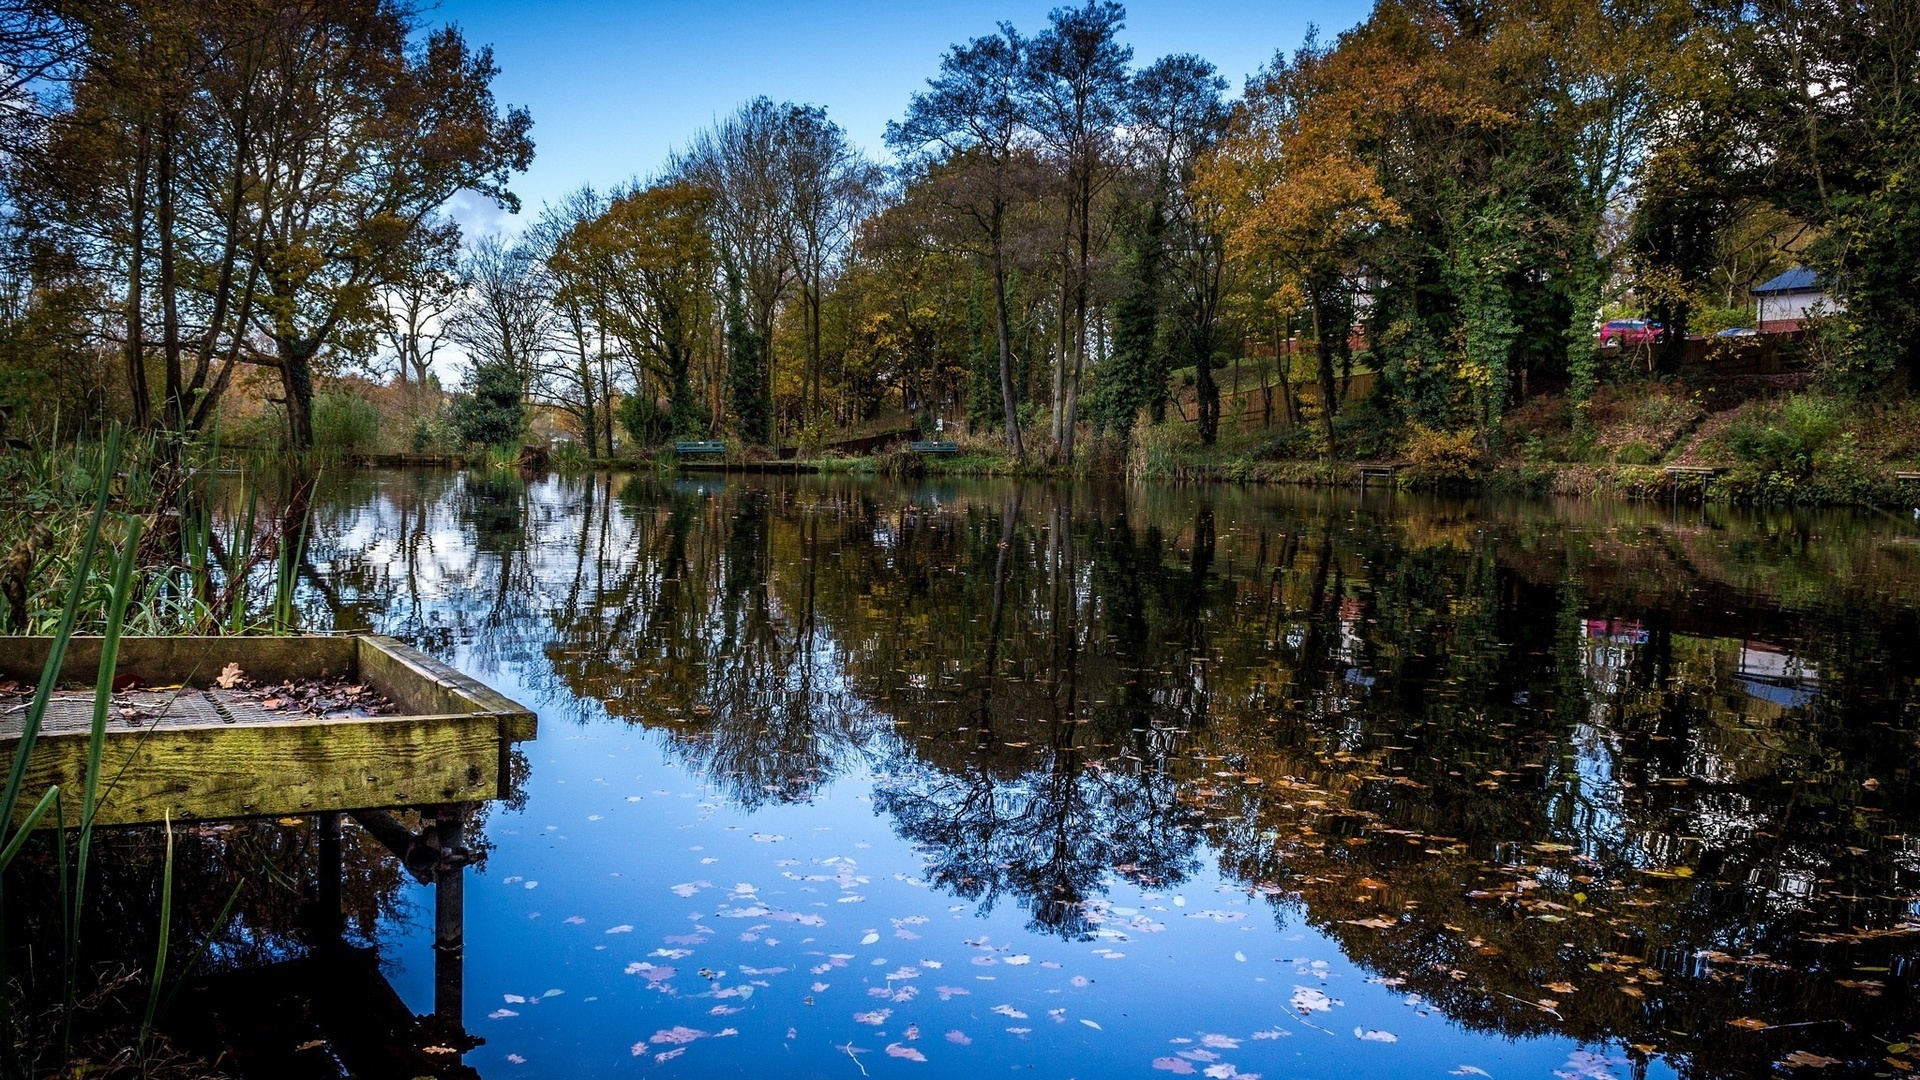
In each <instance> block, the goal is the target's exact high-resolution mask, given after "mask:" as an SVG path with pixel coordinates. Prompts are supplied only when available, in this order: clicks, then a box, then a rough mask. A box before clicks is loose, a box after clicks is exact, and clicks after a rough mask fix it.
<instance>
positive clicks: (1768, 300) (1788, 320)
mask: <svg viewBox="0 0 1920 1080" xmlns="http://www.w3.org/2000/svg"><path fill="white" fill-rule="evenodd" d="M1753 296H1754V299H1755V300H1756V301H1757V302H1758V304H1759V308H1760V310H1759V319H1758V324H1759V327H1760V332H1761V333H1763V334H1777V333H1781V332H1783V331H1787V330H1798V329H1800V323H1801V321H1802V320H1803V319H1805V318H1806V317H1807V316H1808V315H1813V314H1831V313H1833V312H1836V311H1839V310H1840V309H1841V308H1842V307H1843V306H1844V305H1843V304H1842V303H1841V302H1840V301H1839V300H1838V299H1836V298H1835V297H1833V296H1831V295H1829V294H1828V292H1827V289H1826V286H1825V285H1823V284H1821V282H1820V279H1819V278H1818V277H1816V276H1815V275H1814V272H1813V271H1812V270H1809V269H1807V268H1806V267H1804V266H1796V267H1794V268H1793V269H1791V270H1789V271H1787V272H1786V273H1784V274H1781V275H1780V276H1779V277H1776V278H1774V279H1773V280H1771V281H1768V282H1766V283H1764V284H1762V285H1760V286H1758V287H1756V288H1755V289H1754V290H1753Z"/></svg>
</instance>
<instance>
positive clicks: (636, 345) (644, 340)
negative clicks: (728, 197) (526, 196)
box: [552, 181, 757, 438]
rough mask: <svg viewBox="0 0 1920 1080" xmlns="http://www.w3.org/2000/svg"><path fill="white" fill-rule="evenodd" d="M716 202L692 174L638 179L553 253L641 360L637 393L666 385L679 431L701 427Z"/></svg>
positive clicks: (596, 315)
mask: <svg viewBox="0 0 1920 1080" xmlns="http://www.w3.org/2000/svg"><path fill="white" fill-rule="evenodd" d="M713 205H714V196H713V193H712V192H711V191H709V190H707V189H705V188H701V187H696V186H694V185H692V184H690V183H687V182H685V181H665V182H661V183H657V184H653V185H650V186H647V187H636V188H633V189H631V190H628V191H624V192H621V193H619V194H617V195H615V196H614V198H613V199H612V201H611V202H610V203H609V204H608V205H607V207H606V209H605V210H604V211H603V212H602V213H601V214H600V215H599V216H597V217H595V218H592V219H590V220H587V221H583V222H580V223H578V224H577V225H575V226H574V227H573V229H571V230H570V231H569V232H568V233H567V235H566V236H565V237H564V238H563V239H562V241H561V242H560V245H559V246H558V248H557V249H556V251H555V252H554V255H553V258H552V263H553V265H554V267H555V268H556V270H557V272H558V273H559V274H560V275H561V276H562V277H563V278H565V279H566V280H568V281H570V282H575V283H577V284H576V285H575V287H576V288H577V289H579V290H580V293H581V295H582V296H583V297H584V299H585V302H586V303H587V304H588V305H589V306H590V310H591V312H592V317H593V319H594V321H595V323H596V324H597V325H599V326H600V327H602V328H604V330H605V331H606V333H607V335H608V336H609V337H610V338H612V339H613V340H614V341H615V342H617V343H618V344H619V348H620V352H621V353H622V354H623V355H625V356H626V357H628V358H629V359H631V360H632V361H633V363H634V364H635V365H636V367H635V372H634V376H635V382H634V385H635V391H636V393H638V394H640V395H641V396H642V397H644V398H647V399H648V400H651V399H652V397H653V396H654V394H655V390H656V388H657V389H658V390H660V391H663V393H661V394H660V396H663V397H665V398H666V399H667V401H668V412H669V424H670V426H671V429H672V431H673V434H674V435H676V436H678V437H680V438H694V437H696V436H698V435H701V434H704V432H703V430H702V428H703V426H704V418H703V416H702V414H701V411H700V406H699V402H698V400H697V399H696V398H695V397H694V394H693V385H692V381H691V373H692V366H693V360H694V354H695V350H696V348H697V347H698V344H699V338H700V335H701V334H702V333H703V331H704V330H705V328H706V327H707V326H708V325H709V324H710V322H711V313H712V306H713V284H714V274H715V269H716V265H717V262H718V260H717V258H716V255H715V252H714V250H713V244H712V240H711V238H710V236H709V233H708V228H709V215H710V214H711V212H712V209H713ZM756 378H757V376H756Z"/></svg>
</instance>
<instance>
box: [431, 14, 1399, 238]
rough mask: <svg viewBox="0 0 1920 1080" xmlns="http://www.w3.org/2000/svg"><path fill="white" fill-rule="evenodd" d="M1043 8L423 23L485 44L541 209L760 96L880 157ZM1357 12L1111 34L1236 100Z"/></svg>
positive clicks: (1157, 20)
mask: <svg viewBox="0 0 1920 1080" xmlns="http://www.w3.org/2000/svg"><path fill="white" fill-rule="evenodd" d="M1053 6H1055V5H1054V4H1051V3H1047V2H1045V0H1041V2H1029V0H1003V2H999V3H991V4H989V3H978V2H971V3H968V2H959V0H922V2H913V0H904V2H898V3H886V2H876V0H857V2H845V3H820V4H801V3H786V4H782V3H765V2H754V0H706V2H704V3H701V2H685V0H665V2H643V3H617V2H612V0H591V2H578V3H550V4H539V5H534V4H524V3H510V2H507V0H445V2H443V3H441V4H440V5H439V6H438V7H437V8H430V9H429V10H427V11H425V12H424V13H423V15H424V17H425V18H426V19H428V20H430V21H432V22H435V23H442V22H455V23H458V24H460V26H461V27H463V28H464V29H465V30H466V31H467V37H468V40H469V41H472V42H476V43H486V44H491V45H492V46H493V49H494V58H495V61H496V62H497V63H498V64H499V66H500V68H501V74H500V78H499V81H498V83H497V84H496V92H497V94H498V96H499V98H500V100H501V101H503V102H507V103H511V104H514V105H525V106H527V107H528V108H529V109H531V110H532V112H533V119H534V130H533V134H534V141H535V143H536V144H537V147H538V152H537V155H536V158H535V161H534V165H533V169H532V170H531V171H530V172H529V173H527V174H526V175H525V176H522V177H519V178H518V179H517V180H516V182H515V183H514V185H513V187H514V190H515V191H516V192H518V193H519V194H520V195H521V197H522V199H523V200H524V201H525V203H526V205H527V207H528V209H529V211H537V209H538V207H539V205H540V204H541V203H542V202H544V201H548V200H552V199H555V198H558V197H559V196H561V195H563V194H565V193H566V192H568V191H570V190H572V189H573V188H575V187H578V186H579V185H581V184H583V183H585V184H592V185H594V186H595V187H598V188H602V189H604V188H606V187H609V186H611V185H613V184H617V183H620V182H621V181H624V180H626V179H628V178H630V177H634V176H646V175H649V174H651V173H653V172H654V171H656V170H657V169H658V168H659V167H660V165H661V164H662V162H663V161H664V160H665V159H666V156H667V155H668V153H670V152H671V151H672V150H673V149H674V148H675V147H678V146H680V145H681V144H683V143H684V142H685V141H686V140H687V138H688V137H689V136H691V135H692V134H693V133H694V132H695V131H697V130H699V129H700V128H701V127H704V126H705V125H707V124H709V123H711V122H712V121H713V120H714V119H715V118H716V117H718V116H720V115H722V114H724V113H726V112H728V111H729V110H731V109H732V108H733V107H734V106H735V105H737V104H739V103H740V102H742V101H745V100H747V99H748V98H751V97H753V96H755V95H757V94H765V95H767V96H769V97H771V98H773V99H774V100H776V101H779V100H792V101H803V102H811V103H813V104H817V105H822V106H825V107H826V109H827V114H828V115H829V116H830V117H832V118H833V119H834V120H835V121H836V122H837V123H839V124H840V125H841V126H842V127H844V128H846V129H847V131H848V132H849V133H850V134H851V135H852V136H853V138H854V139H855V141H857V142H858V143H860V144H861V145H863V146H865V147H867V148H868V150H869V152H871V153H874V154H875V155H879V154H881V153H882V152H883V150H884V148H883V147H882V145H881V133H882V131H883V130H884V129H885V127H886V122H887V121H888V120H889V119H892V118H894V117H897V116H899V115H900V113H901V111H902V110H903V109H904V108H905V106H906V102H907V99H908V97H909V96H910V95H911V94H912V93H913V92H914V91H915V90H917V89H919V88H920V87H921V86H923V85H924V84H925V81H926V79H927V77H928V76H929V75H931V74H933V73H934V71H935V70H936V68H937V67H938V65H939V60H940V55H941V53H943V52H944V51H946V49H947V47H948V46H949V45H952V44H953V43H955V42H957V41H961V40H964V39H966V38H969V37H975V36H978V35H980V34H984V33H988V32H990V31H991V30H992V29H993V26H994V24H995V22H997V21H998V20H1001V19H1006V20H1009V21H1011V22H1012V23H1013V24H1014V25H1015V26H1016V27H1018V28H1019V29H1020V30H1021V31H1022V32H1023V33H1028V34H1031V33H1033V32H1035V31H1037V30H1039V29H1040V28H1041V27H1043V26H1044V25H1045V24H1046V17H1047V11H1048V9H1049V8H1051V7H1053ZM1368 7H1369V4H1368V3H1367V2H1365V0H1318V2H1313V3H1303V2H1298V0H1266V2H1259V0H1212V2H1207V3H1176V2H1170V0H1153V2H1145V0H1141V2H1134V3H1129V4H1127V28H1126V30H1125V31H1124V35H1123V36H1124V38H1125V40H1126V41H1127V43H1128V44H1130V45H1132V46H1133V49H1134V59H1135V62H1136V63H1145V62H1147V61H1150V60H1152V59H1153V58H1154V57H1157V56H1161V55H1164V54H1167V53H1172V52H1191V53H1198V54H1199V55H1201V56H1204V57H1206V58H1207V59H1209V60H1211V61H1213V62H1214V64H1216V65H1217V66H1218V67H1219V68H1220V71H1221V73H1222V74H1224V75H1225V76H1226V77H1227V78H1228V80H1229V81H1231V82H1232V83H1233V85H1234V88H1235V90H1236V92H1237V90H1238V88H1239V86H1240V84H1241V82H1242V81H1243V80H1244V78H1245V77H1246V76H1247V75H1248V74H1250V73H1251V72H1253V71H1254V70H1256V69H1257V68H1259V67H1260V66H1261V65H1262V64H1264V63H1266V62H1267V60H1268V59H1269V58H1271V57H1272V56H1273V54H1274V52H1275V51H1276V50H1279V49H1287V50H1292V49H1293V48H1294V47H1295V46H1297V45H1299V43H1300V41H1301V38H1302V36H1303V35H1304V34H1305V33H1306V30H1307V27H1308V26H1309V25H1310V24H1317V25H1318V26H1319V27H1320V28H1321V30H1322V32H1323V34H1326V35H1331V34H1334V33H1337V32H1339V31H1341V30H1344V29H1346V28H1347V27H1349V26H1351V25H1353V24H1354V23H1356V22H1358V21H1359V20H1360V18H1362V17H1363V16H1364V15H1365V14H1366V11H1367V8H1368ZM455 213H456V215H457V216H458V217H459V218H460V219H461V220H462V221H463V223H465V224H466V225H467V227H468V230H469V232H474V231H482V230H490V229H491V228H497V227H499V226H501V225H506V226H507V227H509V228H512V227H513V226H514V225H516V224H518V223H517V222H507V221H505V220H503V219H502V218H501V217H500V215H498V214H497V213H495V212H492V211H491V209H490V208H487V207H481V206H476V205H473V204H472V203H471V202H463V204H462V205H459V206H457V207H456V208H455ZM522 216H523V217H524V216H526V215H525V213H523V215H522Z"/></svg>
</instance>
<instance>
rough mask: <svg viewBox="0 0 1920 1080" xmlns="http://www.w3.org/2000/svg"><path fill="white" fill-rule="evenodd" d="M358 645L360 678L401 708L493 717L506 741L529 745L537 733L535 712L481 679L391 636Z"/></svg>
mask: <svg viewBox="0 0 1920 1080" xmlns="http://www.w3.org/2000/svg"><path fill="white" fill-rule="evenodd" d="M357 640H358V641H359V642H360V651H359V675H358V676H357V677H358V678H359V679H361V680H362V681H364V682H366V683H367V685H369V686H372V687H373V688H374V689H376V690H378V691H380V692H381V693H383V694H385V695H387V697H388V699H389V700H391V701H392V702H393V703H394V704H395V705H397V706H399V707H400V708H401V709H403V710H405V711H407V712H410V713H422V714H425V713H454V712H485V713H491V714H494V715H495V716H496V717H497V718H498V719H499V721H500V737H501V738H502V739H504V740H506V741H508V742H525V741H527V740H528V739H531V738H533V737H534V735H535V734H536V733H537V730H538V729H537V722H536V720H535V718H534V714H533V712H532V711H531V710H529V709H527V708H525V707H523V706H522V705H521V704H520V703H519V702H516V701H514V700H513V699H512V698H509V697H507V696H506V695H505V694H502V693H500V692H499V691H497V690H495V689H494V688H493V687H491V686H488V685H487V684H486V683H483V682H481V681H480V680H479V679H475V678H473V677H471V676H468V675H463V674H461V673H460V672H458V671H455V670H454V669H452V668H450V667H448V666H447V665H445V664H443V663H441V662H440V661H438V660H435V659H434V658H433V657H431V656H428V655H427V654H426V653H423V652H421V651H420V650H418V649H416V648H414V647H413V646H411V645H408V644H406V643H404V642H401V641H397V640H395V639H393V638H390V637H385V636H382V635H378V634H369V635H366V636H364V637H361V638H358V639H357Z"/></svg>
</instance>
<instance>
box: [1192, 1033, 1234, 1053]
mask: <svg viewBox="0 0 1920 1080" xmlns="http://www.w3.org/2000/svg"><path fill="white" fill-rule="evenodd" d="M1200 1045H1201V1046H1206V1047H1211V1048H1213V1049H1215V1050H1238V1049H1240V1040H1239V1039H1236V1038H1234V1037H1233V1036H1231V1035H1212V1034H1205V1035H1201V1036H1200Z"/></svg>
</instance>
